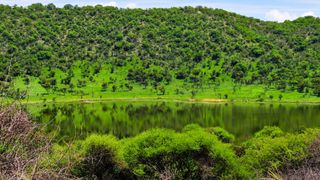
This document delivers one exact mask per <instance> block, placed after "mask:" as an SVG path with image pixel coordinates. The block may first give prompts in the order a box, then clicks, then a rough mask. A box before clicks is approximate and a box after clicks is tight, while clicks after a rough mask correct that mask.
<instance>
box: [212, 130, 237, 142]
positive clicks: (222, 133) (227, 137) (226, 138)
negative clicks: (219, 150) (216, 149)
mask: <svg viewBox="0 0 320 180" xmlns="http://www.w3.org/2000/svg"><path fill="white" fill-rule="evenodd" d="M207 130H208V131H209V132H210V133H211V134H214V135H216V136H217V137H218V139H219V140H220V141H222V142H225V143H232V142H233V141H234V139H235V137H234V135H232V134H230V133H229V132H228V131H226V130H225V129H223V128H221V127H213V128H208V129H207Z"/></svg>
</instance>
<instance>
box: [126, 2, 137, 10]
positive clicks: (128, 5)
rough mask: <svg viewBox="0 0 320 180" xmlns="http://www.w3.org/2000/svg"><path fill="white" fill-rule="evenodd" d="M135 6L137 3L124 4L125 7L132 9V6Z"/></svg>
mask: <svg viewBox="0 0 320 180" xmlns="http://www.w3.org/2000/svg"><path fill="white" fill-rule="evenodd" d="M136 7H137V4H136V3H128V4H127V5H126V8H129V9H134V8H136Z"/></svg>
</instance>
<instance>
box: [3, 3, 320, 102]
mask: <svg viewBox="0 0 320 180" xmlns="http://www.w3.org/2000/svg"><path fill="white" fill-rule="evenodd" d="M0 18H1V19H2V21H1V22H0V45H1V46H0V53H1V55H0V81H1V82H2V88H1V91H3V92H4V93H3V94H4V95H6V96H15V95H16V94H17V93H18V94H21V90H27V89H28V90H29V91H30V88H28V87H30V84H31V85H32V87H34V89H37V90H35V92H34V93H33V94H34V95H36V94H37V95H39V94H41V93H42V94H43V93H48V92H49V93H60V94H66V93H68V92H69V93H75V94H78V95H79V94H81V95H85V94H89V93H90V92H92V93H94V92H93V91H96V89H99V91H102V92H108V91H110V92H118V91H123V92H127V93H129V92H130V91H131V92H134V91H135V90H136V89H137V88H138V89H139V88H140V89H144V88H146V89H148V88H150V89H151V90H150V92H149V91H147V92H142V93H141V94H148V93H149V94H150V93H151V94H152V93H154V94H167V93H168V92H169V91H170V92H171V93H173V92H174V93H175V94H183V93H185V92H189V91H190V92H191V94H192V95H193V96H194V95H195V94H196V91H198V90H199V89H202V90H203V89H219V87H220V86H221V85H223V84H225V83H228V82H230V84H232V86H234V87H233V89H237V87H242V86H250V85H251V86H252V85H255V86H259V85H261V86H263V87H265V89H278V90H281V91H298V92H300V93H305V94H310V95H317V96H319V95H320V68H319V67H320V66H319V62H320V61H319V60H320V19H319V18H313V17H305V18H300V19H297V20H295V21H292V22H290V21H287V22H285V23H274V22H264V21H261V20H257V19H252V18H247V17H243V16H240V15H237V14H234V13H229V12H226V11H224V10H214V9H210V8H203V7H198V8H192V7H185V8H170V9H149V10H141V9H117V8H113V7H102V6H95V7H91V6H87V7H81V8H80V7H73V6H70V5H66V6H65V7H64V8H56V7H55V6H54V5H53V4H50V5H47V6H43V5H41V4H34V5H32V6H29V7H27V8H22V7H9V6H4V5H0ZM230 84H229V85H226V86H231V85H230ZM11 88H14V89H15V90H16V91H18V92H17V93H14V94H12V93H11V94H10V93H9V94H8V89H9V90H10V89H11ZM234 91H235V90H234ZM10 92H12V89H11V91H10ZM139 92H140V91H139ZM223 92H224V91H222V92H221V93H223ZM221 93H220V94H219V96H220V97H221ZM29 94H32V93H31V92H29ZM92 96H93V95H92Z"/></svg>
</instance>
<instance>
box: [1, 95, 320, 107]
mask: <svg viewBox="0 0 320 180" xmlns="http://www.w3.org/2000/svg"><path fill="white" fill-rule="evenodd" d="M5 101H6V103H11V102H15V101H16V102H19V103H21V104H55V103H98V102H114V101H116V102H148V101H151V102H157V101H158V102H183V103H203V104H221V103H230V104H239V103H241V104H306V105H320V99H319V101H301V100H282V101H263V102H259V101H257V100H255V99H246V100H242V99H236V100H234V99H233V100H230V99H216V98H195V99H191V98H171V97H134V98H132V97H124V98H73V99H58V100H54V101H53V100H48V101H43V100H20V101H19V100H8V99H7V100H5Z"/></svg>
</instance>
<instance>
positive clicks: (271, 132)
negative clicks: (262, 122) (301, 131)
mask: <svg viewBox="0 0 320 180" xmlns="http://www.w3.org/2000/svg"><path fill="white" fill-rule="evenodd" d="M284 134H285V133H284V132H283V131H282V130H281V129H280V128H279V127H275V126H271V127H270V126H266V127H264V128H263V129H262V130H261V131H259V132H257V133H255V135H254V137H255V138H263V137H270V138H276V137H281V136H283V135H284Z"/></svg>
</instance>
